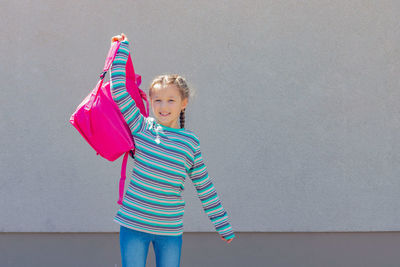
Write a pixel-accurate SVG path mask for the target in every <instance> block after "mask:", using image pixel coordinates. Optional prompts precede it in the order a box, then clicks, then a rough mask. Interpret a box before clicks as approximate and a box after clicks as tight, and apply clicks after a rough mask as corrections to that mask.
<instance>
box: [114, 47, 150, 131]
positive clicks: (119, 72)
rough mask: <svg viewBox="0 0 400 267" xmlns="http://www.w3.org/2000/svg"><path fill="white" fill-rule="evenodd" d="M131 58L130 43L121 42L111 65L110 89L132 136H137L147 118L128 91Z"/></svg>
mask: <svg viewBox="0 0 400 267" xmlns="http://www.w3.org/2000/svg"><path fill="white" fill-rule="evenodd" d="M128 56H129V41H128V40H124V41H121V44H120V46H119V48H118V51H117V54H116V56H115V58H114V61H113V62H112V65H111V72H110V85H111V86H110V87H111V94H112V97H113V99H114V101H115V102H116V103H117V105H118V107H119V109H120V111H121V113H122V115H123V116H124V118H125V121H126V123H127V124H128V126H129V128H130V130H131V132H132V135H135V134H137V133H138V132H139V131H140V130H141V129H144V126H145V121H146V120H145V117H144V116H143V115H142V113H140V110H139V108H138V107H137V106H136V103H135V100H133V98H132V97H131V95H130V94H129V93H128V92H127V90H126V70H125V66H126V62H127V60H128Z"/></svg>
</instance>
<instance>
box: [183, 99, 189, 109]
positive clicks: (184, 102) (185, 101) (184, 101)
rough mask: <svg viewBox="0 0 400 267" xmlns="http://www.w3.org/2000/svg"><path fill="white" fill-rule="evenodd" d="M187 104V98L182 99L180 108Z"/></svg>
mask: <svg viewBox="0 0 400 267" xmlns="http://www.w3.org/2000/svg"><path fill="white" fill-rule="evenodd" d="M187 104H188V98H185V99H183V101H182V105H181V109H184V108H186V106H187Z"/></svg>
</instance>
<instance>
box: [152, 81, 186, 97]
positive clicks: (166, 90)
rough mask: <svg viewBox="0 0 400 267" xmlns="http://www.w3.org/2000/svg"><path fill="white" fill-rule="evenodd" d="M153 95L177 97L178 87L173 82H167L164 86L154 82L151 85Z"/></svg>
mask: <svg viewBox="0 0 400 267" xmlns="http://www.w3.org/2000/svg"><path fill="white" fill-rule="evenodd" d="M153 93H154V97H179V96H180V92H179V88H178V87H176V86H175V85H173V84H168V85H166V86H161V85H160V84H156V85H155V86H154V87H153Z"/></svg>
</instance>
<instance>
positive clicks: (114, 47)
mask: <svg viewBox="0 0 400 267" xmlns="http://www.w3.org/2000/svg"><path fill="white" fill-rule="evenodd" d="M120 44H121V42H118V41H115V42H112V44H111V46H110V49H109V50H108V54H107V58H106V62H105V63H104V68H103V72H102V73H100V79H102V80H103V79H104V77H105V76H106V73H107V71H108V70H109V69H110V67H111V64H112V62H113V61H114V58H115V55H116V54H117V50H118V48H119V45H120Z"/></svg>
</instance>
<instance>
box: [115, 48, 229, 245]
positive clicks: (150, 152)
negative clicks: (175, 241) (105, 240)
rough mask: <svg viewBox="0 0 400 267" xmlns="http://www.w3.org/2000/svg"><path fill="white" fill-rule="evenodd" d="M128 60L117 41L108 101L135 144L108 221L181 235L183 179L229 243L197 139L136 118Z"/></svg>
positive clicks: (224, 214) (226, 221)
mask: <svg viewBox="0 0 400 267" xmlns="http://www.w3.org/2000/svg"><path fill="white" fill-rule="evenodd" d="M128 56H129V43H128V41H122V42H121V45H120V47H119V49H118V51H117V55H116V57H115V59H114V61H113V64H112V66H111V73H110V82H111V93H112V97H113V99H114V101H115V102H116V103H117V105H118V107H119V108H120V110H121V113H122V115H123V116H124V118H125V120H126V122H127V124H128V126H129V128H130V130H131V132H132V135H133V137H134V139H135V146H136V152H135V167H134V168H133V172H132V176H131V179H130V182H129V186H128V188H127V191H126V192H125V195H124V198H123V201H122V205H121V206H120V208H119V210H118V211H117V214H116V215H115V216H114V218H113V220H114V221H115V222H117V223H119V224H120V225H122V226H125V227H128V228H131V229H134V230H137V231H142V232H146V233H152V234H159V235H169V236H177V235H182V234H183V214H184V210H185V201H184V200H183V198H182V192H183V190H184V183H185V180H186V177H187V176H188V177H189V178H190V179H191V181H192V183H193V185H194V187H195V189H196V191H197V194H198V197H199V199H200V201H201V203H202V207H203V209H204V212H205V213H206V214H207V216H208V217H209V219H210V221H211V222H212V223H213V225H214V226H215V229H216V231H217V232H218V233H219V234H220V235H221V236H223V237H224V238H226V239H230V238H234V237H235V234H234V232H233V229H232V226H231V224H230V222H229V218H228V215H227V212H226V211H225V209H224V208H223V206H222V202H221V200H220V199H219V197H218V195H217V192H216V190H215V187H214V185H213V183H212V180H211V178H210V177H209V176H208V171H207V167H206V165H205V164H204V162H203V158H202V155H201V150H200V141H199V138H198V136H197V135H196V134H195V133H193V132H192V131H189V130H186V129H183V128H182V129H175V128H170V127H165V126H163V125H161V124H159V123H157V122H156V121H155V119H154V118H152V117H148V118H146V117H144V116H143V115H142V114H141V113H140V111H139V109H138V108H137V106H136V104H135V101H134V100H133V99H132V98H131V96H130V95H129V94H128V92H127V91H126V87H125V83H126V80H125V74H126V72H125V66H126V61H127V60H128ZM157 138H158V139H159V140H160V142H159V143H157V142H156V141H155V140H156V139H157Z"/></svg>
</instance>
